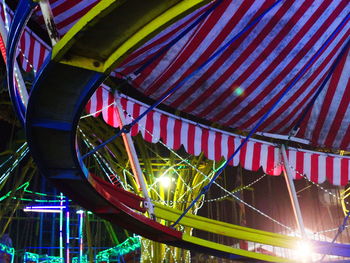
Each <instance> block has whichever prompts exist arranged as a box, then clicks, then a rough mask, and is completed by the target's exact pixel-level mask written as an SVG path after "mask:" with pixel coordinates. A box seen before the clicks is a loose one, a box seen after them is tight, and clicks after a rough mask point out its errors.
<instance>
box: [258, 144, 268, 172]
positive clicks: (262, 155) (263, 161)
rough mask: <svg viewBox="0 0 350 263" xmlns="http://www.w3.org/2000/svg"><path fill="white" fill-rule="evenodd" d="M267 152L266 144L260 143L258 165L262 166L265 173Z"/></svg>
mask: <svg viewBox="0 0 350 263" xmlns="http://www.w3.org/2000/svg"><path fill="white" fill-rule="evenodd" d="M267 152H268V145H266V144H262V145H261V152H260V167H262V168H263V171H264V172H265V173H267V172H268V171H267V169H266V168H267Z"/></svg>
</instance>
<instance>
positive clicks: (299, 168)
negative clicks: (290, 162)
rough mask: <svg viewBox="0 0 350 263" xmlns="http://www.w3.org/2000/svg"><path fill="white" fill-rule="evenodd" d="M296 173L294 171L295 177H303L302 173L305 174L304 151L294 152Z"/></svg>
mask: <svg viewBox="0 0 350 263" xmlns="http://www.w3.org/2000/svg"><path fill="white" fill-rule="evenodd" d="M295 166H296V168H295V169H296V173H295V179H297V180H298V179H301V178H303V176H302V175H303V174H305V171H304V153H303V152H299V151H297V152H296V165H295Z"/></svg>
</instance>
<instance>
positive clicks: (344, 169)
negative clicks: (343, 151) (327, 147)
mask: <svg viewBox="0 0 350 263" xmlns="http://www.w3.org/2000/svg"><path fill="white" fill-rule="evenodd" d="M340 165H341V168H340V184H341V185H347V184H348V182H349V159H347V158H342V159H341V161H340Z"/></svg>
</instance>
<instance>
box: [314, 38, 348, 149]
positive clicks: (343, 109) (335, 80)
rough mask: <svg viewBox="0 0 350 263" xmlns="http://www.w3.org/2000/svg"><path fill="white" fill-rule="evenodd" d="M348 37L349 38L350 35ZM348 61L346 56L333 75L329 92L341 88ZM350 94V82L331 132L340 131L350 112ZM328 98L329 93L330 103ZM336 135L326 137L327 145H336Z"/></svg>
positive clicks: (334, 133) (331, 134)
mask: <svg viewBox="0 0 350 263" xmlns="http://www.w3.org/2000/svg"><path fill="white" fill-rule="evenodd" d="M347 36H349V34H348V35H347ZM348 53H349V52H348ZM346 59H347V56H344V57H343V59H342V61H341V63H340V64H339V65H338V67H337V70H335V72H334V73H333V76H332V78H331V80H330V83H329V87H328V90H330V92H334V93H335V92H336V88H337V87H338V86H339V85H338V84H339V79H340V77H341V74H342V71H343V69H344V66H345V62H346ZM333 87H335V88H334V91H333ZM349 92H350V81H348V83H347V87H346V89H345V91H344V93H343V96H342V99H341V101H340V104H339V107H338V109H337V112H336V115H335V116H336V118H335V119H334V120H333V123H332V127H331V129H330V130H333V131H338V130H339V129H340V127H341V124H342V121H343V120H344V116H345V113H346V111H347V110H348V105H349V103H350V95H349ZM328 96H329V94H328V93H327V95H326V97H325V100H326V101H329V99H328ZM330 106H331V105H329V107H330ZM321 116H323V115H321ZM321 118H322V117H321ZM316 129H317V128H316ZM315 133H318V134H319V132H318V131H315ZM336 135H337V133H336V132H329V133H328V136H327V137H326V141H325V145H326V146H329V147H331V146H332V145H333V143H334V140H335V136H336ZM345 136H348V135H346V134H345Z"/></svg>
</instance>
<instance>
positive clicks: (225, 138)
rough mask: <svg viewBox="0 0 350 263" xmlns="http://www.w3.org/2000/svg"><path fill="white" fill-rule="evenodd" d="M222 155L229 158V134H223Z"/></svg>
mask: <svg viewBox="0 0 350 263" xmlns="http://www.w3.org/2000/svg"><path fill="white" fill-rule="evenodd" d="M221 155H222V156H223V157H224V158H225V160H227V158H228V156H227V155H228V136H227V135H226V134H222V135H221Z"/></svg>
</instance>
